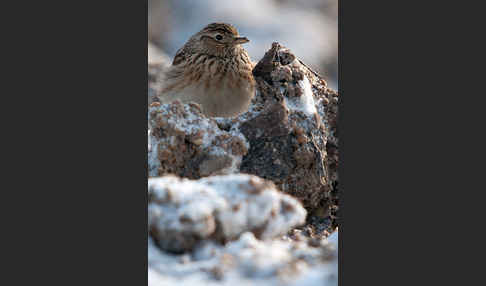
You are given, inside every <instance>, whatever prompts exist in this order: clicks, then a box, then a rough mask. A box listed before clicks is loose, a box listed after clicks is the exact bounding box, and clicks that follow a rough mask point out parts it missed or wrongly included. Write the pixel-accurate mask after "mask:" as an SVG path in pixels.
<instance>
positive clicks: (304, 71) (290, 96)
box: [239, 43, 338, 227]
mask: <svg viewBox="0 0 486 286" xmlns="http://www.w3.org/2000/svg"><path fill="white" fill-rule="evenodd" d="M253 74H254V76H255V79H256V81H257V84H258V90H259V93H258V94H257V97H256V98H255V104H257V105H259V108H258V109H260V110H261V111H260V112H253V114H255V115H254V116H253V117H252V118H251V119H245V118H243V120H242V121H241V123H240V127H239V129H240V130H241V132H242V133H243V134H244V135H245V137H246V138H247V139H248V141H249V143H250V150H249V152H248V155H246V156H245V157H244V158H243V161H242V164H241V168H240V171H241V172H245V173H250V174H257V175H259V176H261V177H263V178H266V179H269V180H272V181H273V182H274V183H275V184H276V185H277V187H278V188H279V189H281V190H282V191H284V192H287V193H289V194H291V195H293V196H295V197H297V198H299V199H300V200H301V201H302V202H303V204H304V206H306V208H307V209H308V210H310V211H311V212H312V213H313V214H314V215H316V216H318V217H321V218H326V217H330V218H331V223H332V226H333V227H334V226H336V225H337V221H336V211H337V206H338V189H337V187H338V175H337V167H338V165H337V163H338V147H337V146H338V139H337V136H338V132H337V114H338V113H337V107H338V106H337V104H338V94H337V93H336V92H334V91H332V90H331V89H329V88H327V84H326V82H325V81H324V80H323V79H322V77H321V76H320V75H318V74H317V73H315V72H314V71H312V70H311V69H309V68H308V67H307V66H306V65H305V64H303V63H302V62H301V61H300V60H299V59H297V58H296V57H295V55H293V54H292V53H291V51H290V50H288V49H287V48H285V47H283V46H281V45H280V44H278V43H273V44H272V48H271V49H270V50H269V51H268V52H267V53H266V54H265V56H264V57H263V59H262V60H260V62H259V63H258V64H257V65H256V66H255V68H254V70H253ZM254 110H257V108H254Z"/></svg>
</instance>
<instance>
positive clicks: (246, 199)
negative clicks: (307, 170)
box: [148, 174, 306, 252]
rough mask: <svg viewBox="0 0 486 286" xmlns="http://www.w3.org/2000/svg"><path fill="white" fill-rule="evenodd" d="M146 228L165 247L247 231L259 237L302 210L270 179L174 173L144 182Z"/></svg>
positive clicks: (183, 247) (292, 222)
mask: <svg viewBox="0 0 486 286" xmlns="http://www.w3.org/2000/svg"><path fill="white" fill-rule="evenodd" d="M148 193H149V204H148V219H149V229H150V231H151V234H152V236H153V237H154V239H155V240H156V241H157V242H158V245H159V246H160V247H161V248H163V249H165V250H168V251H173V252H183V251H187V250H191V249H192V248H193V247H194V246H195V245H196V244H197V243H198V242H199V241H201V240H204V239H211V240H214V241H215V242H221V241H227V240H232V239H237V238H238V236H239V235H240V234H241V233H243V232H246V231H251V232H253V233H254V234H255V235H256V236H257V237H259V238H261V239H267V238H273V237H276V236H278V235H283V234H285V233H286V232H287V231H288V230H289V229H290V228H292V227H295V226H298V225H301V224H303V223H304V221H305V217H306V211H305V209H304V208H303V207H302V205H301V204H300V203H299V202H298V201H297V200H296V199H294V198H292V197H291V196H289V195H286V194H284V193H281V192H279V191H278V190H277V189H276V188H275V186H274V184H273V183H272V182H270V181H266V180H263V179H261V178H259V177H256V176H252V175H245V174H238V175H226V176H211V177H207V178H203V179H200V180H197V181H193V180H188V179H180V178H177V177H175V176H165V177H159V178H150V179H149V181H148Z"/></svg>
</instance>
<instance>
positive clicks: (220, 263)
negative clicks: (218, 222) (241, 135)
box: [148, 232, 338, 286]
mask: <svg viewBox="0 0 486 286" xmlns="http://www.w3.org/2000/svg"><path fill="white" fill-rule="evenodd" d="M148 272H149V273H148V274H149V277H148V285H149V286H159V285H275V286H277V285H293V286H297V285H299V286H300V285H322V286H330V285H337V278H338V249H337V244H336V243H333V242H330V241H327V240H323V241H322V243H320V244H319V245H317V246H311V245H310V244H309V243H308V242H307V241H299V242H295V241H284V240H275V239H274V240H267V241H261V240H258V239H257V238H255V236H254V235H253V233H251V232H245V233H243V234H242V235H241V236H240V237H239V238H238V239H237V240H235V241H231V242H229V243H228V244H226V245H220V244H215V243H213V242H210V241H208V242H206V243H202V244H199V245H198V246H197V247H195V249H194V250H193V251H192V252H190V253H186V254H183V255H174V254H170V253H167V252H165V251H162V250H160V249H159V248H158V247H157V246H156V245H155V243H154V242H153V240H152V239H151V238H149V245H148Z"/></svg>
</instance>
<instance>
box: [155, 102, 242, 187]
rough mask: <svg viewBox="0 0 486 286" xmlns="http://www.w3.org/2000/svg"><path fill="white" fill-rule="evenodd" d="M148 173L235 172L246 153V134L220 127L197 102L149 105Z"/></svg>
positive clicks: (198, 175)
mask: <svg viewBox="0 0 486 286" xmlns="http://www.w3.org/2000/svg"><path fill="white" fill-rule="evenodd" d="M148 122H149V131H148V133H149V134H148V135H149V136H148V139H149V147H148V151H149V154H148V166H149V176H150V177H156V176H163V175H166V174H177V175H179V176H181V177H186V178H190V179H198V178H201V177H205V176H210V175H218V174H229V173H235V172H237V171H238V167H239V164H240V163H241V159H242V157H243V155H245V154H246V153H247V152H248V147H249V146H248V143H247V142H246V139H245V137H244V136H243V135H242V134H241V133H240V132H237V131H235V130H234V131H231V132H227V131H224V130H220V129H219V128H218V126H217V124H216V121H214V119H212V118H207V117H205V116H204V115H203V113H202V112H201V108H200V106H199V105H198V104H195V103H190V104H181V103H180V102H178V101H177V102H174V103H171V104H163V105H161V104H160V103H158V102H153V103H152V104H151V105H150V106H149V114H148Z"/></svg>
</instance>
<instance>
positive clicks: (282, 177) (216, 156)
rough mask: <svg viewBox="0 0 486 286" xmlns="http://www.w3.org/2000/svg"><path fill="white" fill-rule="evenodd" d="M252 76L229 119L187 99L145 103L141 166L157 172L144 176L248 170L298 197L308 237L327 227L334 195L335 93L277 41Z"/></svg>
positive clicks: (331, 223) (333, 224)
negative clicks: (245, 99)
mask: <svg viewBox="0 0 486 286" xmlns="http://www.w3.org/2000/svg"><path fill="white" fill-rule="evenodd" d="M253 75H254V77H255V80H256V82H257V89H258V90H257V94H256V96H255V97H254V98H253V100H252V103H251V105H250V107H249V110H248V112H246V113H243V114H241V115H240V116H238V117H235V118H206V117H205V116H204V115H203V114H202V113H200V112H199V111H198V108H197V106H195V105H192V104H191V106H190V107H189V106H187V105H181V104H180V103H177V102H176V103H173V104H163V105H157V103H156V105H155V106H152V107H151V108H150V110H149V113H150V114H149V122H150V123H151V124H152V127H149V129H150V128H152V131H150V130H149V140H151V142H152V143H151V144H152V145H151V146H149V147H152V151H150V150H149V170H155V169H157V170H158V171H157V172H155V171H153V172H152V173H151V174H149V175H150V176H160V175H163V174H166V173H172V174H176V175H178V176H182V177H188V178H192V179H197V178H200V177H205V176H211V175H215V174H225V173H239V172H241V173H248V174H254V175H257V176H259V177H262V178H265V179H267V180H271V181H273V182H274V183H275V185H276V186H277V188H278V189H280V190H282V191H283V192H286V193H288V194H290V195H292V196H294V197H296V198H298V199H299V200H300V201H301V202H302V203H303V205H304V207H305V208H306V209H307V211H308V213H309V214H310V215H309V216H308V222H310V225H311V227H310V228H308V229H307V231H308V232H309V234H310V235H311V236H312V235H313V234H322V233H323V232H324V230H326V229H327V231H332V230H333V229H334V228H335V227H336V226H337V216H336V212H337V209H338V207H337V206H338V201H339V191H338V181H339V179H338V174H337V168H338V157H339V152H338V137H337V136H338V129H337V115H338V98H339V96H338V94H337V93H336V92H335V91H333V90H331V89H329V88H327V83H326V82H325V81H324V80H323V79H322V77H321V76H320V75H319V74H317V73H315V72H314V71H312V70H311V69H309V68H308V67H307V66H306V65H305V64H303V63H302V62H301V61H300V60H299V59H298V58H297V57H296V56H295V55H294V54H292V52H291V51H290V50H288V49H287V48H285V47H283V46H282V45H280V44H278V43H273V44H272V47H271V48H270V50H269V51H267V53H266V54H265V56H264V57H263V58H262V59H261V60H260V61H259V62H258V64H257V65H256V66H255V68H254V69H253ZM149 88H150V82H149ZM201 123H204V124H203V125H201ZM154 148H155V149H154ZM149 149H151V148H149ZM151 158H152V160H151ZM323 222H325V225H323Z"/></svg>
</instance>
